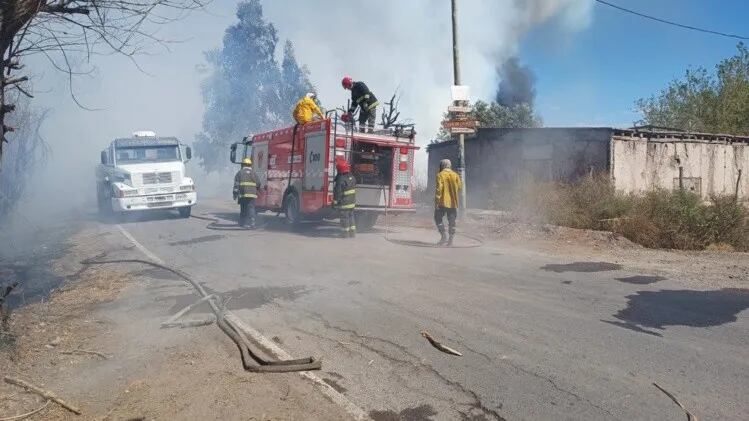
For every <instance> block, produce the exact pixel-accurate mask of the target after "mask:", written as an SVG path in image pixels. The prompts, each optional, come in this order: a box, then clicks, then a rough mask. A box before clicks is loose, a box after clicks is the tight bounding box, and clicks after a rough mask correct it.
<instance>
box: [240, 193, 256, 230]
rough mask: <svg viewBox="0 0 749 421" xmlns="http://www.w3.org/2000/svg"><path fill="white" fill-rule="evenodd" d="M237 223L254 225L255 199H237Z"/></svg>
mask: <svg viewBox="0 0 749 421" xmlns="http://www.w3.org/2000/svg"><path fill="white" fill-rule="evenodd" d="M239 225H241V226H243V227H246V226H250V227H253V228H254V227H255V199H248V198H240V199H239Z"/></svg>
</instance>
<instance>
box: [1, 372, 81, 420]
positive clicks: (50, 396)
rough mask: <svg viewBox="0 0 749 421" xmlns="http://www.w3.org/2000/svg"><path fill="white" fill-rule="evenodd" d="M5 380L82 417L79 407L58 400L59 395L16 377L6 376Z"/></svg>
mask: <svg viewBox="0 0 749 421" xmlns="http://www.w3.org/2000/svg"><path fill="white" fill-rule="evenodd" d="M4 380H5V383H9V384H12V385H15V386H19V387H22V388H24V389H26V390H28V391H29V392H33V393H36V394H37V395H39V396H41V397H43V398H45V399H48V400H51V401H52V402H54V403H56V404H58V405H60V406H61V407H63V408H65V409H67V410H68V411H70V412H72V413H74V414H76V415H81V410H80V409H78V407H76V406H74V405H71V404H69V403H67V402H65V401H64V400H62V399H60V398H58V397H57V395H55V394H54V393H53V392H50V391H49V390H44V389H42V388H40V387H38V386H34V385H33V384H31V383H29V382H27V381H24V380H21V379H17V378H15V377H10V376H5V379H4Z"/></svg>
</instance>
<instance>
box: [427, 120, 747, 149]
mask: <svg viewBox="0 0 749 421" xmlns="http://www.w3.org/2000/svg"><path fill="white" fill-rule="evenodd" d="M545 131H546V132H558V131H569V132H577V131H579V132H590V131H608V132H610V133H611V136H619V137H628V138H632V139H658V140H668V139H674V140H677V141H678V140H681V141H685V142H686V141H693V142H695V141H696V142H729V143H747V144H749V136H736V135H730V134H720V133H696V132H685V131H680V130H677V129H673V128H668V127H658V126H652V125H649V126H638V127H632V128H629V129H617V128H613V127H534V128H490V127H484V128H479V129H478V132H477V134H476V135H474V136H481V135H482V134H483V135H491V134H504V133H511V132H528V133H533V132H545ZM456 142H457V141H456V140H455V139H451V140H446V141H443V142H436V143H432V144H430V145H428V146H427V151H429V150H430V149H432V148H438V147H443V146H447V145H454V144H455V143H456Z"/></svg>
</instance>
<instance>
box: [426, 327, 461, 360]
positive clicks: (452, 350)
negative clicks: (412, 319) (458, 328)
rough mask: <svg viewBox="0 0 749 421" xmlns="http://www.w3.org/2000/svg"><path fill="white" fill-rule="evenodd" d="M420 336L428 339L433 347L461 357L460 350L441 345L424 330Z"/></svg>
mask: <svg viewBox="0 0 749 421" xmlns="http://www.w3.org/2000/svg"><path fill="white" fill-rule="evenodd" d="M421 336H423V337H425V338H426V340H427V341H429V343H430V344H432V346H433V347H435V348H437V349H439V350H440V351H442V352H444V353H445V354H450V355H457V356H458V357H462V356H463V354H461V353H460V352H458V351H456V350H454V349H452V348H450V347H449V346H446V345H442V344H441V343H440V342H438V341H437V340H436V339H434V337H432V335H430V334H429V332H427V331H426V330H422V331H421Z"/></svg>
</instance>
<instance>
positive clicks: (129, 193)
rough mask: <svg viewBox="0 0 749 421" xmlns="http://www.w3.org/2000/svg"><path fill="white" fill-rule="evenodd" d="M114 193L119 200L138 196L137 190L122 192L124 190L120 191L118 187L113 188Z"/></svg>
mask: <svg viewBox="0 0 749 421" xmlns="http://www.w3.org/2000/svg"><path fill="white" fill-rule="evenodd" d="M114 193H115V196H116V197H119V198H122V197H132V196H137V195H138V190H137V189H128V190H124V189H120V188H118V187H115V188H114Z"/></svg>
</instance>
